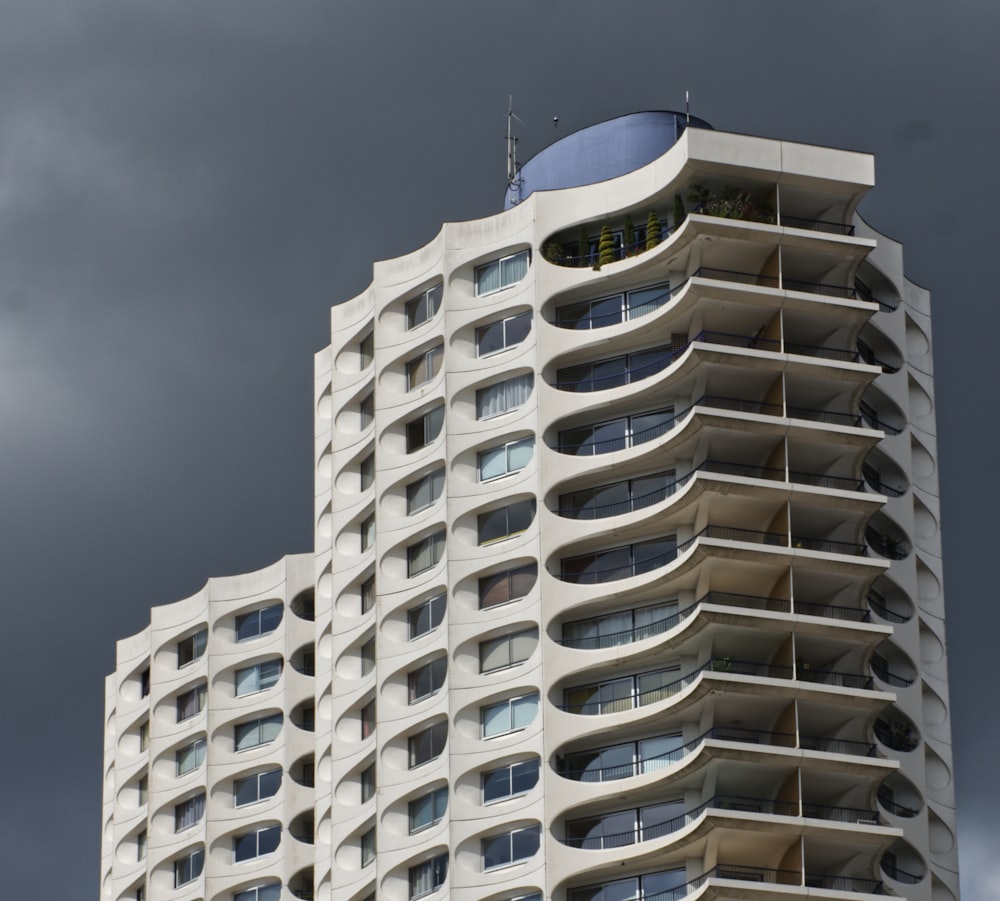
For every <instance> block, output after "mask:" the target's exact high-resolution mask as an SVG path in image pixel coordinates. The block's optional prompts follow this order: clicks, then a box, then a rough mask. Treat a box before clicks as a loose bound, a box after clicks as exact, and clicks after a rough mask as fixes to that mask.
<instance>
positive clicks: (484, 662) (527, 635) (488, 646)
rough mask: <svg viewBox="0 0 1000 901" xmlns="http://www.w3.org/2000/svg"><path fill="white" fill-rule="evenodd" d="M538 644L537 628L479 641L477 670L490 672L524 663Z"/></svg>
mask: <svg viewBox="0 0 1000 901" xmlns="http://www.w3.org/2000/svg"><path fill="white" fill-rule="evenodd" d="M537 644H538V630H537V629H525V630H524V631H522V632H512V633H511V634H509V635H501V636H500V637H499V638H491V639H490V640H489V641H481V642H479V672H481V673H491V672H493V671H494V670H499V669H506V668H507V667H509V666H515V665H517V664H518V663H524V661H525V660H527V659H528V658H529V657H530V656H531V654H532V652H533V651H534V650H535V646H536V645H537Z"/></svg>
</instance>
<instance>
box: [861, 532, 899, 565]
mask: <svg viewBox="0 0 1000 901" xmlns="http://www.w3.org/2000/svg"><path fill="white" fill-rule="evenodd" d="M865 541H867V542H868V546H869V547H870V548H871V549H872V550H873V551H875V553H876V554H878V555H879V556H880V557H885V558H886V559H887V560H905V559H906V558H907V557H908V556H909V555H910V548H909V545H908V543H907V542H906V541H905V540H904V539H902V538H892V537H889V536H888V535H883V534H882V533H881V532H879V531H877V530H876V529H874V528H872V527H871V526H868V528H867V529H865Z"/></svg>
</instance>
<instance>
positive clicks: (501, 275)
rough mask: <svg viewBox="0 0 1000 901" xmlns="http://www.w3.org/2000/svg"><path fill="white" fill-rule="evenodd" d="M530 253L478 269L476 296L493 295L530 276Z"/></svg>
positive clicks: (493, 262) (521, 252) (491, 263)
mask: <svg viewBox="0 0 1000 901" xmlns="http://www.w3.org/2000/svg"><path fill="white" fill-rule="evenodd" d="M529 261H530V255H529V251H527V250H522V251H520V253H514V254H511V255H510V256H508V257H501V258H500V259H499V260H493V261H492V262H490V263H487V264H486V265H485V266H478V267H476V296H477V297H482V296H483V295H484V294H492V293H493V292H494V291H501V290H503V289H504V288H509V287H510V286H511V285H516V284H517V283H518V282H519V281H521V279H522V278H524V277H525V276H526V275H527V274H528V263H529Z"/></svg>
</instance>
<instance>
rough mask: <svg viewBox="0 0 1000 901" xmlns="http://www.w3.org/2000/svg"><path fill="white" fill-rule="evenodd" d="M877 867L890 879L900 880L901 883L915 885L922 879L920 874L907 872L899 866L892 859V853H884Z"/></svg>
mask: <svg viewBox="0 0 1000 901" xmlns="http://www.w3.org/2000/svg"><path fill="white" fill-rule="evenodd" d="M879 868H880V869H881V870H882V872H883V873H885V875H886V876H888V877H889V878H890V879H892V880H894V881H896V882H901V883H903V885H916V884H917V883H918V882H922V881H923V878H924V877H923V876H922V875H917V874H916V873H908V872H907V871H906V870H903V869H901V868H900V867H899V865H898V864H897V863H896V861H895V860H893V859H892V855H890V854H886V855H885V857H883V858H882V862H881V864H879Z"/></svg>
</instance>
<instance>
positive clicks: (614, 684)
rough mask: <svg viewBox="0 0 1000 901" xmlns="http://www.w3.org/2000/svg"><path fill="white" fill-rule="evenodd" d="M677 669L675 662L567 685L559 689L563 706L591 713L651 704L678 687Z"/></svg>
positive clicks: (618, 710) (573, 710)
mask: <svg viewBox="0 0 1000 901" xmlns="http://www.w3.org/2000/svg"><path fill="white" fill-rule="evenodd" d="M679 672H680V667H679V666H671V667H667V668H665V669H661V670H656V671H655V672H651V673H639V674H637V675H635V676H620V677H618V678H617V679H607V680H605V681H603V682H596V683H593V684H590V685H578V686H574V687H573V688H567V689H565V690H564V691H563V703H564V709H565V710H567V711H568V712H569V713H579V714H583V715H585V716H595V715H597V714H602V713H620V712H621V711H623V710H631V709H632V708H633V707H644V706H645V705H646V704H654V703H656V702H657V701H662V700H664V699H665V698H668V697H670V696H671V695H672V694H674V693H675V692H676V691H677V690H678V689H679V688H680V685H679V684H678V680H677V673H679Z"/></svg>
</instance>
